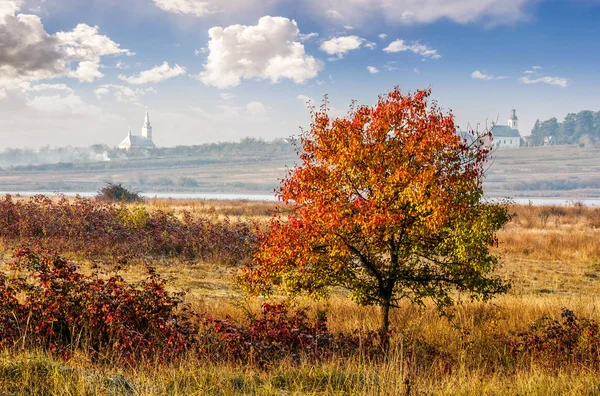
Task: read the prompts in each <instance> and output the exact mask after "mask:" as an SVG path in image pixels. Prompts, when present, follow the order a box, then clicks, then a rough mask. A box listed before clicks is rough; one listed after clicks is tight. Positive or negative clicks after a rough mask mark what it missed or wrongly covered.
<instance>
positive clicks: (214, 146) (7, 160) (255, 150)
mask: <svg viewBox="0 0 600 396" xmlns="http://www.w3.org/2000/svg"><path fill="white" fill-rule="evenodd" d="M294 150H295V149H294V146H293V145H292V144H291V142H290V140H289V139H275V140H273V141H265V140H262V139H255V138H244V139H242V140H241V141H239V142H225V143H207V144H200V145H193V146H175V147H159V148H155V149H152V150H148V149H142V150H131V151H129V152H127V151H125V150H122V149H119V148H116V147H109V146H106V145H103V144H94V145H92V146H89V147H71V146H67V147H49V146H46V147H42V148H40V149H37V150H34V149H27V148H24V149H21V148H7V149H5V150H4V151H3V152H0V167H2V168H18V167H29V166H32V165H33V166H35V165H47V164H63V165H65V166H68V165H69V164H75V163H91V162H108V161H113V160H117V159H121V160H124V159H134V158H160V157H207V158H224V157H225V158H230V159H232V160H235V159H238V158H242V159H243V158H244V157H248V156H256V155H259V156H268V155H273V154H277V153H293V152H294Z"/></svg>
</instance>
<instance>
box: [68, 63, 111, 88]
mask: <svg viewBox="0 0 600 396" xmlns="http://www.w3.org/2000/svg"><path fill="white" fill-rule="evenodd" d="M99 69H100V63H99V62H95V61H93V62H92V61H84V62H79V67H78V68H77V70H75V71H73V72H71V76H72V77H75V78H77V79H78V80H79V81H81V82H88V83H89V82H92V81H94V80H95V79H97V78H102V77H104V74H102V73H100V70H99Z"/></svg>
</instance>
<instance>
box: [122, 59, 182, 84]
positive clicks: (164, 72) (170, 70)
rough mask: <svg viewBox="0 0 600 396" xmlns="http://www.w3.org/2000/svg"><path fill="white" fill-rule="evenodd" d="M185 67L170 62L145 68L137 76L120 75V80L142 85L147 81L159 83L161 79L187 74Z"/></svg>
mask: <svg viewBox="0 0 600 396" xmlns="http://www.w3.org/2000/svg"><path fill="white" fill-rule="evenodd" d="M186 73H187V71H186V70H185V68H183V67H181V66H179V65H177V64H175V66H173V67H171V66H169V63H168V62H165V63H163V64H162V65H160V66H155V67H153V68H152V69H150V70H144V71H143V72H141V73H140V74H139V75H138V76H137V77H135V76H131V77H127V76H123V75H119V80H122V81H126V82H128V83H129V84H133V85H142V84H147V83H159V82H161V81H165V80H168V79H169V78H173V77H177V76H181V75H183V74H186Z"/></svg>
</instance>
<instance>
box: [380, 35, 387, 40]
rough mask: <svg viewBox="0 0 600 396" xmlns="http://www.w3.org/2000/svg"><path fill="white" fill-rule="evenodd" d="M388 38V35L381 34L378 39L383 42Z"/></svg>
mask: <svg viewBox="0 0 600 396" xmlns="http://www.w3.org/2000/svg"><path fill="white" fill-rule="evenodd" d="M387 36H388V35H387V34H385V33H381V34H380V35H379V36H378V37H379V38H380V39H382V40H385V39H386V38H387Z"/></svg>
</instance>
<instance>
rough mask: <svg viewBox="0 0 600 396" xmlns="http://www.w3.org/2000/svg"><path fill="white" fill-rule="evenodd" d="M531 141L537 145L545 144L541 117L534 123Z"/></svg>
mask: <svg viewBox="0 0 600 396" xmlns="http://www.w3.org/2000/svg"><path fill="white" fill-rule="evenodd" d="M530 141H531V143H532V144H533V145H535V146H541V145H543V144H544V132H543V130H542V123H541V122H540V120H539V119H537V120H536V121H535V124H534V125H533V129H532V130H531V138H530Z"/></svg>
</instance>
